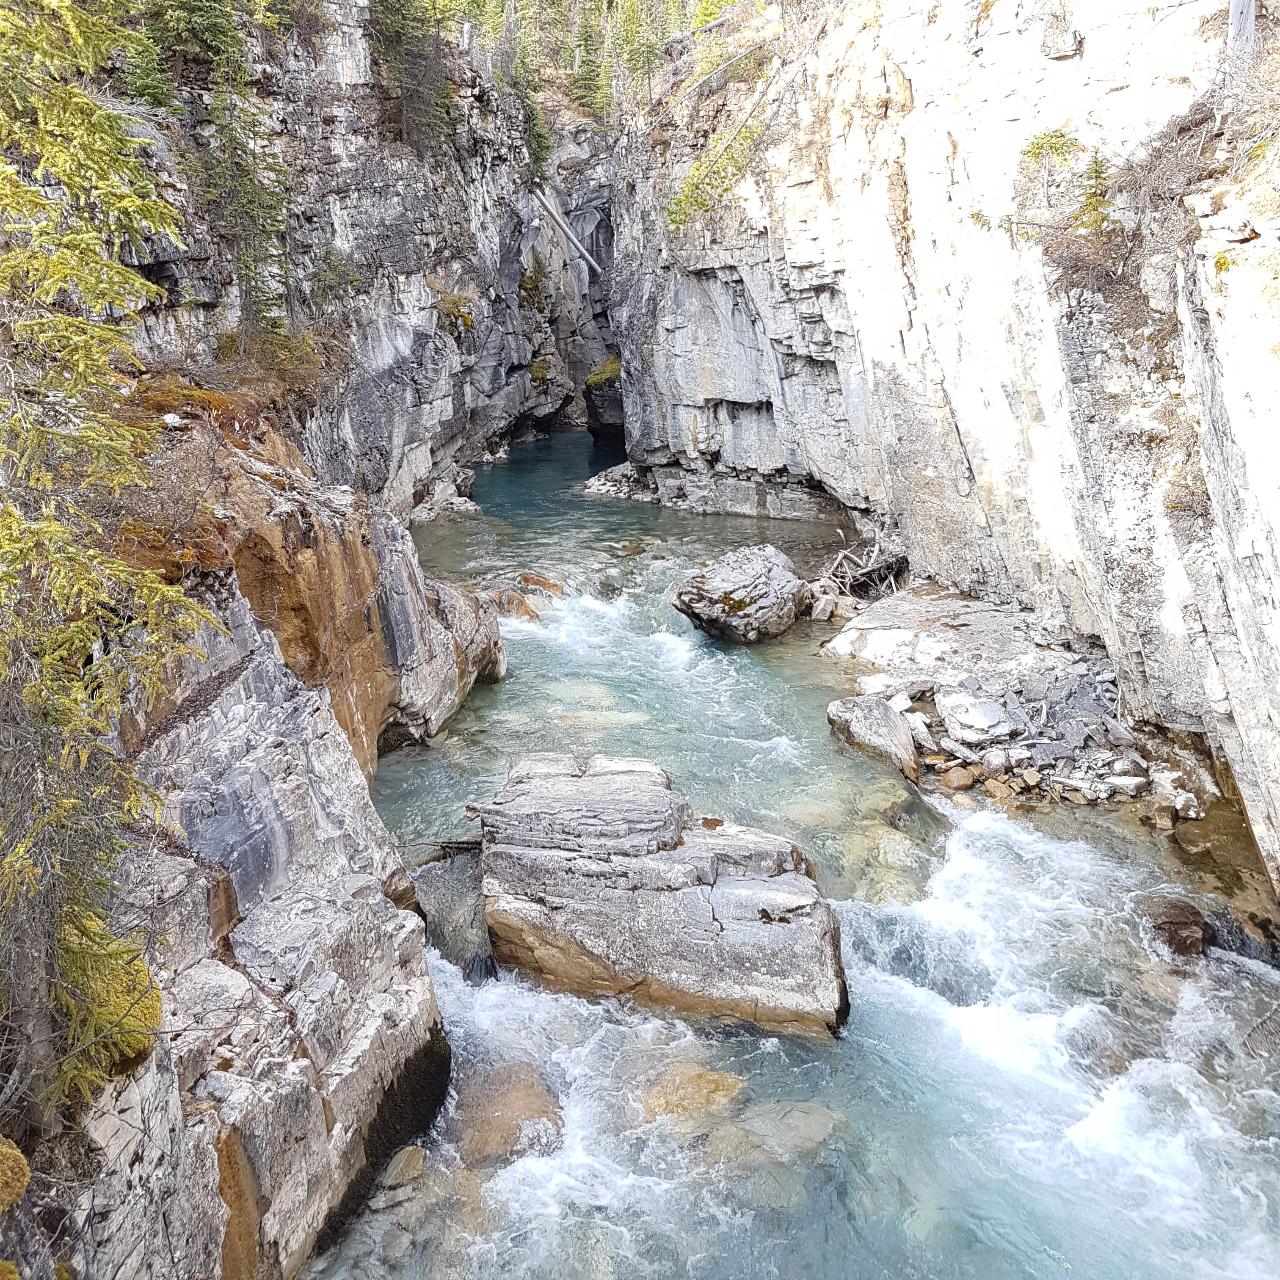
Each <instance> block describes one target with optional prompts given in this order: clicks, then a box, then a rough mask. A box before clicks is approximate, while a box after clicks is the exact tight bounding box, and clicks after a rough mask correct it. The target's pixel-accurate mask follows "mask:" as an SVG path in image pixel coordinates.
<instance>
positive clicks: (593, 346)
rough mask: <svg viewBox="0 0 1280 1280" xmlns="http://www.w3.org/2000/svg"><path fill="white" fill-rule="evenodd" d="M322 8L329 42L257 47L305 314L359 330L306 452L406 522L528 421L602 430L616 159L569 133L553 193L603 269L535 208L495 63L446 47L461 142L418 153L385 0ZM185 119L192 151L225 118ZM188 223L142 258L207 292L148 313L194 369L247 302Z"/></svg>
mask: <svg viewBox="0 0 1280 1280" xmlns="http://www.w3.org/2000/svg"><path fill="white" fill-rule="evenodd" d="M319 16H320V17H321V18H322V21H321V22H320V23H319V26H318V30H317V32H316V33H315V36H314V38H313V39H312V40H310V41H301V40H298V39H296V38H293V39H277V40H274V41H272V42H271V43H270V45H269V46H262V45H260V44H258V43H257V42H256V41H255V40H254V39H253V38H252V37H251V48H250V55H249V56H250V59H251V61H252V62H253V63H254V64H255V88H256V90H257V96H258V98H259V100H260V101H261V102H262V104H263V118H264V121H265V125H266V134H267V136H266V138H265V144H266V146H268V147H269V148H270V150H271V152H272V153H273V156H274V158H275V159H276V160H277V161H278V162H279V163H281V164H282V165H283V166H284V168H285V170H286V171H287V172H288V174H289V191H288V196H289V202H288V213H287V218H288V222H289V226H290V233H289V236H288V239H287V243H286V245H285V246H284V248H285V251H286V252H287V255H288V271H289V280H290V291H291V294H290V296H291V311H290V314H293V312H294V309H298V311H299V314H301V315H303V316H305V317H306V322H307V323H308V324H316V325H317V327H318V326H319V325H321V324H323V325H325V327H326V328H327V329H329V330H332V332H333V333H334V334H335V335H336V334H339V333H340V334H342V335H343V336H344V347H345V349H344V350H342V351H341V352H338V353H335V354H336V361H337V363H339V364H341V365H342V366H343V367H344V370H345V372H344V374H343V381H342V388H341V394H340V395H326V396H324V397H320V400H321V401H322V402H321V403H319V404H317V405H316V406H315V407H314V409H313V410H312V412H310V413H309V414H308V416H307V420H306V422H305V423H304V424H303V428H302V431H301V442H302V445H303V448H304V452H305V453H306V455H307V459H308V461H309V462H310V463H311V464H312V465H313V466H314V468H315V470H316V472H317V474H318V476H319V477H320V479H321V480H322V481H324V482H326V483H331V484H339V485H349V486H351V487H353V488H356V489H359V490H362V491H365V492H368V493H371V494H374V495H377V496H379V497H381V498H382V499H383V500H384V501H385V502H386V503H387V505H388V506H389V507H390V508H391V509H392V511H393V512H394V513H395V514H396V516H397V517H399V518H402V519H403V518H405V517H406V516H407V515H408V513H409V512H410V511H411V510H412V509H413V508H415V507H416V506H418V504H419V503H421V502H422V501H423V499H424V498H427V497H428V495H429V494H430V493H431V491H432V490H433V488H434V487H435V486H436V484H437V482H438V481H440V480H441V479H442V478H444V477H447V476H448V475H449V474H450V473H451V470H452V468H453V466H454V465H455V463H457V462H459V461H466V460H468V459H470V458H473V457H475V456H477V455H479V454H480V453H481V452H482V451H483V449H484V446H485V444H486V442H487V441H488V440H490V439H492V438H494V437H495V436H498V435H500V434H501V433H503V432H505V431H506V430H508V429H509V428H510V427H511V426H512V425H513V424H514V423H516V422H517V421H519V420H522V419H524V420H536V419H538V418H544V417H549V416H551V415H553V414H557V413H561V412H566V413H568V414H570V416H574V417H576V418H577V419H578V420H579V421H585V417H586V411H585V406H584V405H583V402H582V398H581V394H580V392H579V391H578V388H579V387H580V386H581V384H582V379H583V378H584V377H585V375H586V374H587V373H588V372H589V371H590V370H592V369H594V368H595V367H597V366H598V365H599V364H600V363H601V362H602V361H603V360H604V358H605V355H606V344H605V339H604V335H605V334H606V333H607V331H608V320H607V317H606V314H605V310H606V300H607V295H608V278H607V272H608V267H609V263H610V261H611V259H612V246H613V230H612V224H611V221H610V205H609V189H610V188H609V184H610V173H611V158H610V156H609V152H608V147H607V145H606V143H605V141H604V138H603V136H602V135H601V134H599V132H598V131H597V129H596V128H595V127H594V126H592V125H588V124H585V123H582V124H578V125H576V126H571V127H570V129H568V130H565V131H562V132H561V133H560V136H558V137H557V139H556V147H555V151H554V153H553V155H552V157H551V160H550V165H549V168H550V179H549V181H548V182H547V183H546V184H545V185H544V188H543V189H544V192H545V195H546V197H547V199H548V200H549V202H550V203H551V204H552V205H553V206H554V207H555V208H556V209H557V210H558V211H559V212H560V213H561V215H562V216H563V217H564V219H565V221H566V222H567V223H568V224H569V226H570V227H571V228H572V230H573V232H574V234H575V235H576V236H577V238H578V239H579V240H580V241H581V242H582V243H583V244H584V245H585V246H586V248H587V250H588V252H589V253H590V254H591V255H592V257H593V258H594V259H595V260H596V262H597V263H599V264H601V265H602V266H603V267H604V268H605V273H606V274H605V276H604V277H601V276H599V275H596V274H595V273H594V272H592V271H590V270H589V268H588V266H587V264H586V263H585V262H584V261H583V259H582V257H581V256H580V255H579V253H578V252H577V250H575V249H574V248H573V247H572V246H571V245H570V244H569V242H568V240H567V238H566V237H565V236H564V235H563V234H562V232H561V231H560V230H559V229H558V228H557V227H556V226H555V224H554V223H553V222H552V220H551V219H550V218H549V217H548V216H547V214H546V213H545V211H544V210H543V209H541V208H540V207H539V206H538V205H537V204H536V203H535V202H534V200H533V198H532V195H531V193H530V190H529V182H528V164H529V159H528V153H527V149H526V138H525V132H526V126H525V113H524V107H523V105H522V103H521V102H520V100H519V98H518V97H517V96H516V95H515V94H513V93H510V92H509V91H504V90H503V89H501V88H500V87H499V86H498V85H497V84H495V82H494V78H493V76H492V73H491V68H490V66H489V65H488V59H487V56H486V54H485V51H484V50H482V49H480V48H479V47H476V46H471V47H466V48H461V49H454V48H452V47H450V46H449V45H448V43H447V41H446V42H445V43H443V44H442V46H441V54H440V56H441V62H442V65H443V67H444V71H445V74H446V75H447V76H448V77H449V81H450V86H451V90H452V92H451V97H450V101H451V106H450V121H449V126H448V130H447V136H448V141H447V145H432V146H430V147H427V148H424V149H422V150H421V151H419V150H418V149H416V148H414V147H411V146H406V145H404V144H403V143H402V142H400V140H399V138H398V132H399V130H398V123H397V110H398V107H397V103H396V101H395V100H394V98H392V97H390V96H389V95H388V94H387V92H386V90H385V89H384V88H383V87H382V86H381V85H380V84H379V83H378V76H377V74H376V69H375V66H374V63H373V58H372V54H371V47H370V36H369V21H368V5H367V4H366V3H363V0H324V2H323V4H322V5H321V6H320V10H319ZM205 96H206V97H207V95H205ZM188 107H189V112H190V119H191V121H192V125H193V128H192V133H194V134H195V135H196V136H195V137H194V138H193V137H191V136H188V137H185V138H183V139H182V140H181V141H182V143H183V144H185V145H186V146H187V147H191V148H193V149H194V148H195V147H198V146H199V145H201V143H200V138H199V133H200V132H201V129H202V126H204V119H205V113H206V110H207V106H206V103H205V101H204V100H203V98H202V97H201V95H199V94H197V93H192V94H190V95H188ZM441 141H443V139H441ZM156 151H157V163H158V165H159V167H160V168H161V169H162V171H164V173H165V176H166V177H167V178H168V179H169V186H170V190H171V191H173V192H174V193H176V198H179V199H181V198H182V193H184V192H185V191H186V190H187V187H186V184H185V183H184V182H183V181H182V177H181V166H180V164H179V160H178V156H177V155H176V154H168V153H167V151H166V147H165V141H164V139H163V137H162V138H161V140H160V141H159V143H158V145H157V147H156ZM183 213H184V238H185V240H186V241H187V243H188V245H189V246H190V248H188V249H187V250H185V251H184V250H179V249H178V248H177V247H176V246H174V245H172V244H171V243H166V244H162V245H155V246H152V252H151V254H150V255H149V260H147V261H146V262H145V264H144V265H146V267H147V268H148V270H149V271H151V272H152V273H154V274H160V273H163V274H164V275H165V277H166V279H167V280H168V281H169V282H170V284H171V289H172V293H173V296H174V298H175V299H176V298H177V297H178V296H179V294H180V293H181V295H182V296H184V297H185V298H188V299H193V301H189V302H184V303H183V304H182V305H180V306H179V305H173V306H166V307H162V308H160V309H158V310H157V311H155V312H154V313H153V314H151V315H150V316H148V318H147V320H146V323H145V326H144V339H145V345H146V347H147V349H148V351H149V353H150V354H151V355H153V356H154V357H156V358H157V359H158V360H162V359H170V360H174V361H176V362H179V363H180V364H188V363H190V362H191V360H192V357H193V356H194V357H196V358H197V359H203V358H206V357H212V354H213V351H214V348H215V346H216V337H217V334H218V333H219V332H220V331H224V330H226V329H227V328H228V327H230V326H233V325H234V324H235V323H236V321H237V318H238V312H239V308H240V297H239V288H238V285H237V283H236V281H235V278H234V264H233V263H232V261H231V259H230V255H229V254H228V252H227V249H226V246H222V245H218V244H216V243H214V242H213V241H212V238H211V236H210V235H209V231H208V228H207V227H206V226H205V225H204V218H203V211H202V210H201V209H200V208H199V207H198V204H196V203H194V202H193V204H192V206H191V207H188V208H185V209H184V210H183ZM335 294H337V295H338V296H336V297H335V296H334V295H335ZM334 321H338V322H339V323H336V324H335V323H334Z"/></svg>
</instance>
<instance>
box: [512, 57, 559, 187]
mask: <svg viewBox="0 0 1280 1280" xmlns="http://www.w3.org/2000/svg"><path fill="white" fill-rule="evenodd" d="M516 91H517V93H518V94H519V95H520V102H521V106H522V107H523V108H524V138H525V146H526V148H527V149H528V152H529V174H530V177H531V178H532V180H533V184H534V186H541V185H542V184H543V183H545V182H546V181H547V179H548V177H549V176H550V175H549V172H548V166H549V165H550V163H551V150H552V142H551V130H550V129H548V128H547V121H546V117H545V116H543V114H542V108H541V107H540V106H538V102H537V99H536V98H534V96H533V94H532V92H531V91H530V90H529V87H528V79H527V76H526V75H521V77H520V78H519V81H518V83H517V87H516Z"/></svg>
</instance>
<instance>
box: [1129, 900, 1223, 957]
mask: <svg viewBox="0 0 1280 1280" xmlns="http://www.w3.org/2000/svg"><path fill="white" fill-rule="evenodd" d="M1142 910H1143V914H1144V915H1145V916H1146V917H1147V919H1148V920H1150V921H1151V924H1152V927H1153V928H1154V929H1155V932H1156V936H1157V937H1158V938H1159V939H1160V941H1161V942H1163V943H1164V944H1165V946H1166V947H1168V948H1169V950H1170V951H1172V952H1173V954H1174V955H1175V956H1202V955H1204V953H1205V949H1206V948H1207V947H1208V946H1209V945H1210V944H1211V943H1212V941H1213V928H1212V926H1211V925H1210V924H1209V922H1208V921H1207V920H1206V919H1205V917H1204V913H1203V912H1202V911H1201V910H1200V908H1199V907H1197V906H1196V905H1195V903H1193V902H1188V901H1187V900H1186V899H1185V898H1171V897H1167V896H1163V895H1162V896H1159V897H1155V898H1150V899H1148V900H1147V901H1146V902H1145V903H1143V906H1142Z"/></svg>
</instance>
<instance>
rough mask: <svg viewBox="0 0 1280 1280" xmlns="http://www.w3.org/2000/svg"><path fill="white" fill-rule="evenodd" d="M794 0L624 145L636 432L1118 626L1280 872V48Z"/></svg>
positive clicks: (1110, 19) (1162, 19) (944, 10)
mask: <svg viewBox="0 0 1280 1280" xmlns="http://www.w3.org/2000/svg"><path fill="white" fill-rule="evenodd" d="M790 11H791V16H790V18H789V19H788V20H787V21H786V22H783V23H781V24H780V23H779V21H778V20H779V13H778V11H776V10H772V11H768V12H767V13H766V14H765V15H764V16H763V17H762V18H761V19H759V20H758V24H757V26H756V27H755V28H750V27H748V29H747V31H746V33H745V34H743V35H741V36H740V37H739V46H738V47H740V48H743V49H749V48H751V46H752V44H753V42H755V41H760V42H761V43H765V44H766V47H767V48H768V49H769V50H770V51H774V50H778V49H782V50H783V56H782V57H781V58H775V59H774V61H773V62H772V64H771V65H770V63H769V53H766V54H765V55H763V58H762V57H761V56H760V55H755V56H754V60H753V61H751V62H748V63H745V64H744V65H745V66H747V67H749V69H748V70H746V71H741V72H734V73H733V74H728V75H721V76H719V77H712V78H711V80H710V81H709V82H704V83H703V84H701V85H699V84H697V83H696V82H697V81H698V79H699V77H700V76H701V74H702V72H703V70H704V68H703V67H698V66H696V64H695V61H694V59H695V55H693V54H686V55H685V58H684V62H683V64H682V65H681V66H679V67H678V68H677V69H676V71H675V72H674V76H675V83H674V84H673V85H671V86H670V88H669V90H668V91H667V92H666V95H665V97H664V98H663V99H662V101H661V102H660V103H659V105H658V107H657V108H656V109H655V110H653V111H651V112H650V114H649V116H648V118H647V120H646V121H645V122H644V124H643V126H642V127H641V126H637V127H634V128H632V129H631V130H629V131H628V134H627V136H626V137H625V138H624V139H623V141H622V143H621V145H620V148H619V162H618V165H619V167H618V173H617V177H616V188H615V189H616V191H617V198H616V200H615V205H614V224H615V231H616V236H617V256H616V259H615V264H614V306H613V324H614V329H615V332H616V334H617V337H618V342H619V345H620V347H621V351H622V358H623V394H624V400H625V405H626V412H627V440H628V450H629V453H630V456H631V458H632V459H633V461H634V462H635V463H636V464H637V465H638V466H639V467H640V469H641V470H642V472H644V473H646V474H647V476H648V478H649V481H650V483H651V484H653V485H655V486H656V487H657V489H658V491H659V493H660V495H661V496H663V497H665V498H668V499H673V500H676V501H685V502H689V503H691V504H692V505H696V506H701V507H703V508H704V509H707V508H715V507H716V506H720V507H722V508H724V509H734V510H742V509H753V508H754V507H758V508H759V509H761V510H764V509H766V507H767V505H768V504H769V503H771V502H776V501H777V497H776V495H777V494H778V493H779V492H785V491H787V490H788V489H793V490H794V489H796V488H797V487H799V486H803V487H804V488H805V489H806V490H807V489H812V488H817V489H820V490H822V491H823V492H825V493H827V494H830V495H834V496H835V497H836V498H838V499H839V500H840V502H842V503H844V504H846V505H847V506H848V507H850V508H853V509H855V510H857V511H861V512H867V513H870V514H872V515H874V516H875V517H876V518H878V519H879V520H880V521H882V522H885V523H889V524H892V525H895V526H896V527H897V528H898V529H899V530H900V531H901V533H902V535H903V537H904V539H905V542H906V545H907V548H908V551H909V555H910V559H911V564H912V566H913V568H914V570H915V571H916V572H918V573H921V574H925V575H931V576H934V577H936V578H939V579H942V580H944V581H947V582H950V583H954V584H957V585H959V586H960V587H962V588H963V589H966V590H969V591H972V592H974V593H976V594H979V595H982V596H986V597H991V598H996V599H1001V600H1011V601H1016V602H1018V603H1019V604H1022V605H1024V606H1027V607H1029V608H1033V609H1035V610H1036V612H1037V614H1038V615H1039V617H1040V619H1041V620H1042V621H1043V623H1044V625H1045V626H1046V627H1047V628H1048V629H1049V630H1050V631H1051V632H1053V633H1055V634H1056V635H1058V636H1060V637H1070V636H1097V637H1100V638H1101V639H1102V641H1103V642H1104V643H1105V645H1106V647H1107V650H1108V652H1109V653H1110V655H1111V657H1112V659H1113V661H1114V662H1115V664H1116V668H1117V671H1118V673H1119V677H1120V685H1121V689H1122V691H1123V696H1124V699H1125V703H1126V705H1127V708H1128V711H1129V712H1130V713H1131V714H1132V715H1133V716H1134V717H1136V718H1138V719H1141V720H1147V721H1151V722H1154V723H1157V724H1160V725H1164V726H1166V727H1168V728H1170V729H1173V730H1180V731H1188V732H1191V733H1196V734H1203V735H1205V737H1206V738H1207V739H1208V741H1209V742H1210V744H1211V745H1212V747H1213V749H1214V751H1215V754H1216V755H1217V758H1218V759H1219V760H1220V761H1222V762H1224V763H1225V765H1226V766H1228V768H1229V772H1230V774H1231V775H1233V779H1234V781H1233V782H1230V781H1228V780H1227V779H1226V778H1225V773H1226V771H1225V770H1224V781H1227V785H1228V786H1231V785H1234V786H1235V787H1237V788H1238V789H1239V792H1240V795H1241V797H1242V798H1243V801H1244V803H1245V805H1246V807H1247V810H1248V813H1249V816H1250V819H1251V822H1252V826H1253V830H1254V833H1255V836H1256V838H1257V842H1258V844H1259V846H1260V848H1261V850H1262V852H1263V854H1264V856H1265V858H1266V860H1267V862H1268V865H1269V867H1270V869H1271V872H1272V875H1273V878H1275V879H1276V880H1277V882H1278V883H1280V732H1278V730H1280V595H1278V587H1280V536H1278V527H1277V526H1278V525H1280V467H1278V466H1277V463H1280V446H1277V444H1276V436H1275V432H1274V430H1272V429H1271V427H1270V425H1269V423H1268V421H1267V415H1268V412H1269V410H1268V406H1269V405H1271V404H1274V402H1275V393H1276V390H1277V381H1278V380H1280V358H1278V356H1277V351H1280V346H1277V343H1278V342H1280V308H1277V306H1276V285H1275V279H1276V272H1277V266H1280V253H1278V249H1280V243H1278V241H1280V204H1278V203H1277V201H1276V198H1275V191H1276V183H1275V164H1276V158H1275V156H1274V155H1273V154H1271V153H1270V152H1268V151H1267V150H1266V149H1265V148H1261V149H1258V148H1255V150H1258V152H1259V154H1258V155H1257V156H1252V157H1251V158H1249V160H1248V163H1244V161H1245V159H1246V154H1245V151H1247V139H1246V141H1245V143H1244V144H1241V142H1240V138H1239V136H1238V135H1237V134H1233V133H1232V128H1233V121H1239V119H1240V118H1241V117H1242V116H1244V115H1246V114H1247V113H1248V107H1247V104H1243V105H1242V104H1241V103H1240V102H1239V101H1237V99H1236V98H1233V97H1232V93H1231V90H1232V88H1233V86H1235V87H1236V88H1237V89H1238V90H1240V91H1241V93H1243V90H1244V89H1247V90H1248V93H1249V95H1251V97H1252V101H1253V105H1254V107H1255V108H1256V107H1257V103H1258V101H1262V102H1264V103H1267V102H1269V103H1270V106H1269V108H1266V109H1269V110H1270V111H1271V112H1272V114H1274V110H1275V104H1276V100H1277V96H1276V82H1275V77H1274V74H1273V73H1274V62H1272V63H1265V62H1264V64H1263V67H1262V69H1261V71H1257V72H1251V73H1249V74H1248V75H1247V76H1240V75H1239V74H1237V70H1236V68H1234V67H1227V68H1226V70H1225V71H1224V51H1225V45H1226V35H1227V12H1226V9H1225V8H1224V7H1223V6H1222V5H1221V4H1219V3H1214V2H1213V0H1206V2H1205V3H1195V2H1190V3H1185V4H1180V5H1173V6H1150V5H1148V4H1147V3H1145V0H1036V3H1034V4H1032V3H1025V2H1022V0H994V2H993V0H983V2H982V3H969V4H951V5H948V4H938V3H923V2H922V3H912V4H901V5H899V4H889V3H881V0H849V3H845V4H843V5H839V6H835V7H834V8H833V9H832V10H831V11H830V12H829V13H828V14H827V15H826V16H822V15H821V14H814V15H813V16H812V17H810V18H809V19H808V20H807V21H805V20H803V19H802V17H801V16H800V15H798V14H797V13H796V11H795V7H790ZM779 27H781V31H782V34H781V37H779ZM1259 38H1260V39H1261V40H1264V41H1265V40H1266V39H1269V38H1270V37H1269V26H1268V21H1267V19H1266V17H1265V14H1264V17H1263V20H1262V21H1261V23H1260V29H1259ZM769 41H773V43H772V44H768V42H769ZM732 51H733V50H732V47H731V48H730V50H729V52H732ZM1224 80H1225V82H1226V84H1227V88H1228V92H1227V94H1226V95H1225V96H1224V95H1223V93H1222V92H1221V86H1222V84H1223V83H1224ZM1268 94H1270V97H1268V96H1267V95H1268ZM1264 114H1265V110H1264ZM748 117H749V118H750V121H751V123H750V124H749V126H748V128H749V130H750V132H739V130H740V128H741V125H742V122H743V121H744V120H747V119H748ZM756 131H758V136H757V133H756ZM735 139H738V143H737V144H736V145H738V146H739V147H740V148H741V147H745V145H746V144H747V143H748V142H750V143H751V144H752V148H751V149H752V155H751V157H750V160H749V162H748V163H747V164H745V165H744V166H743V168H742V172H740V173H731V174H730V175H729V178H728V180H727V182H723V183H722V185H726V186H728V187H730V188H731V189H730V190H729V191H728V194H726V195H724V196H723V197H722V198H719V199H716V200H714V201H712V202H709V203H710V204H711V207H710V208H708V209H706V210H705V211H702V212H697V213H695V216H693V217H691V218H689V219H688V221H687V222H685V223H684V225H683V226H680V227H679V228H678V229H673V226H672V221H671V217H670V211H671V210H672V209H675V208H678V207H679V203H680V201H681V199H687V194H688V191H689V184H688V183H687V182H686V181H685V178H686V175H687V174H688V173H689V171H690V169H691V167H692V166H693V165H694V164H695V163H697V162H699V161H700V160H702V161H703V163H705V159H704V158H705V157H706V156H707V155H709V154H710V155H715V154H719V152H721V151H724V150H725V149H726V148H732V147H733V146H734V145H735V142H734V140H735ZM753 139H754V141H753ZM1242 148H1243V149H1244V150H1242ZM727 154H728V155H729V157H730V159H732V158H733V152H732V150H730V151H729V152H728V153H727ZM1095 157H1096V159H1095ZM723 176H724V175H723V171H721V172H720V173H719V174H712V177H711V181H710V182H708V183H707V184H706V185H716V184H717V183H718V182H721V180H722V179H723ZM624 193H626V194H624ZM676 221H677V222H679V221H680V219H678V218H677V220H676ZM744 491H745V493H746V496H745V497H744ZM753 493H754V495H755V496H754V497H752V494H753Z"/></svg>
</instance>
